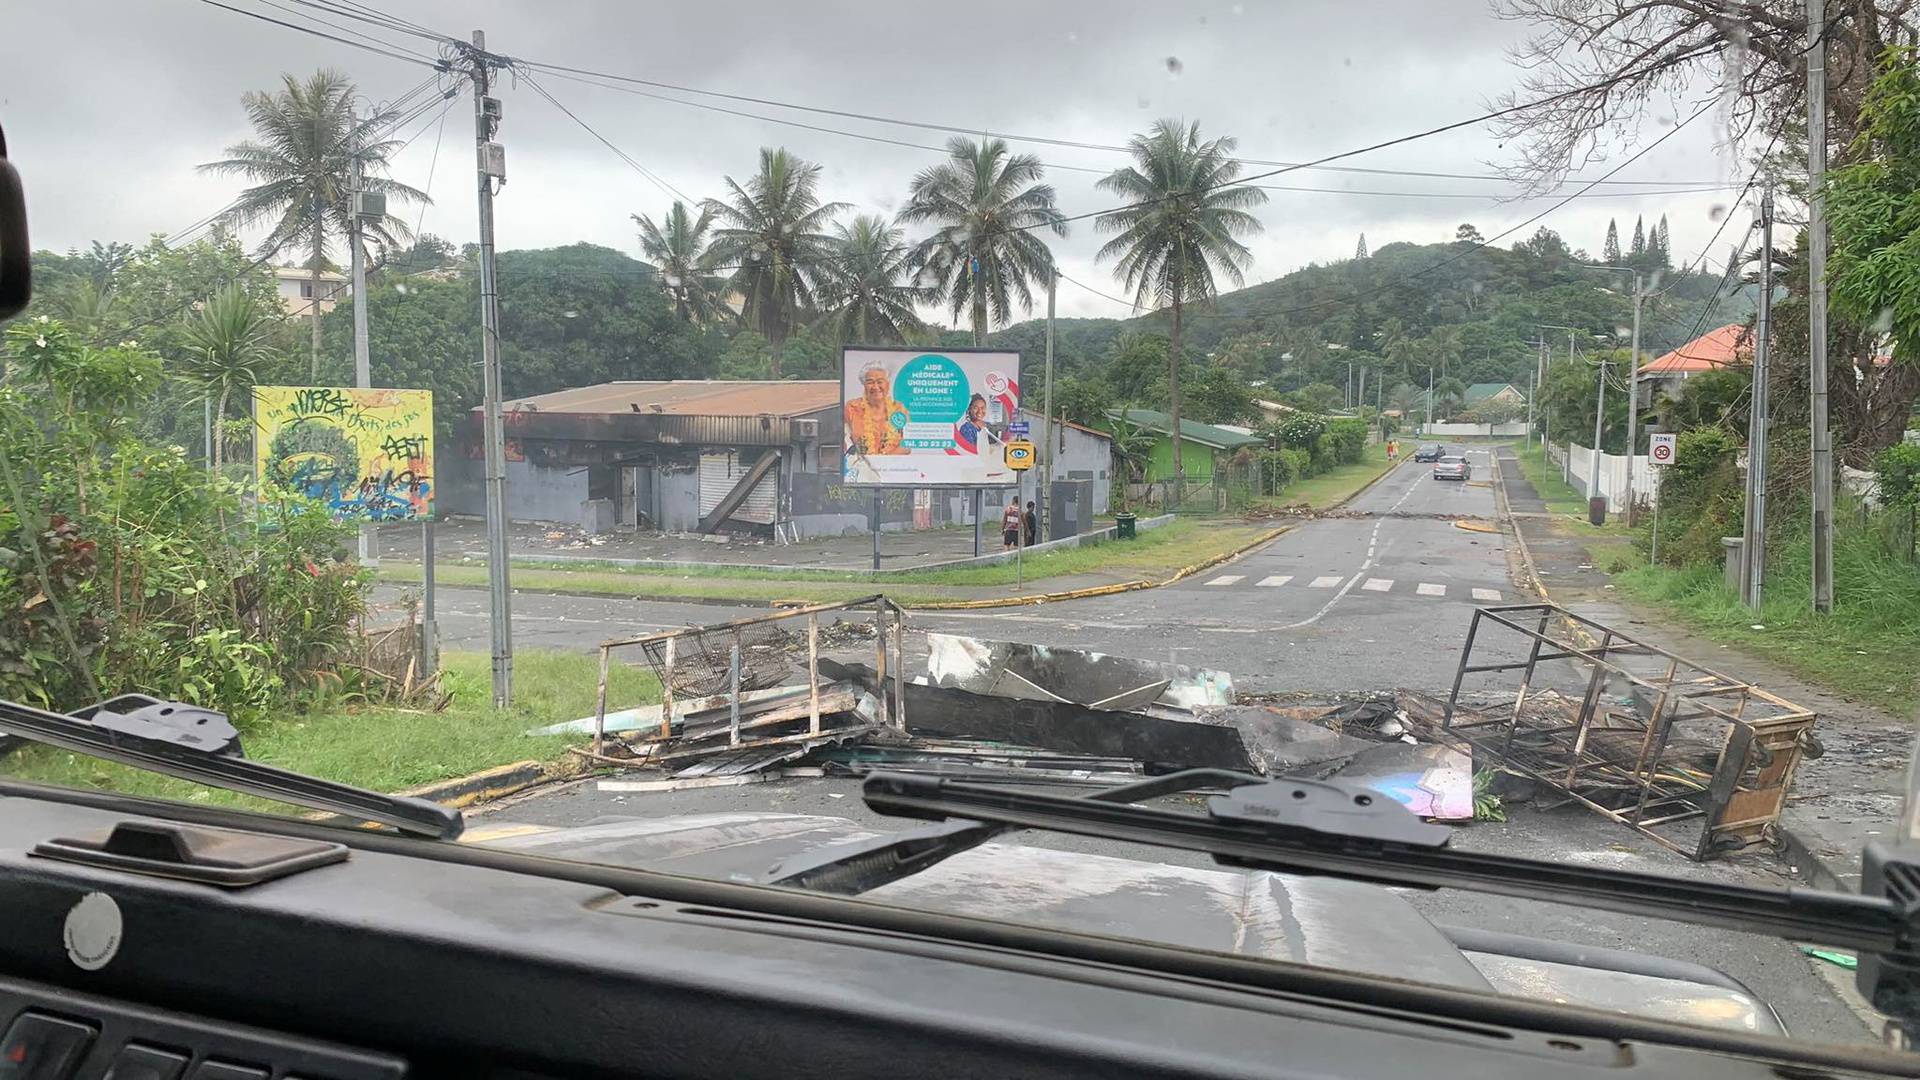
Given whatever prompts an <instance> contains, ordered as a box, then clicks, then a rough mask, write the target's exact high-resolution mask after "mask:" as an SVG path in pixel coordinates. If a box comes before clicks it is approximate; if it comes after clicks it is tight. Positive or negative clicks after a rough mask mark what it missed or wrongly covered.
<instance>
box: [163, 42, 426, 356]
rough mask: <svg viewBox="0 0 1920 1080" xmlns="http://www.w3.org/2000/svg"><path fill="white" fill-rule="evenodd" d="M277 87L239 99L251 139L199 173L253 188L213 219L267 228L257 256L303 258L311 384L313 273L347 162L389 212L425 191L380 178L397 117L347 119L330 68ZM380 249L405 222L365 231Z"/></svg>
mask: <svg viewBox="0 0 1920 1080" xmlns="http://www.w3.org/2000/svg"><path fill="white" fill-rule="evenodd" d="M281 79H282V80H283V82H284V84H285V85H284V87H283V88H282V89H280V90H279V91H276V92H273V93H267V92H264V91H251V92H249V93H247V94H245V95H243V96H242V97H241V99H240V100H241V103H242V104H243V105H244V106H245V107H246V110H247V119H248V120H250V121H252V123H253V131H254V138H251V139H246V140H243V141H241V142H237V143H234V144H233V145H232V146H229V147H227V149H226V151H225V153H226V155H227V156H226V157H224V158H222V159H221V160H219V161H210V162H208V163H206V164H205V165H202V166H200V168H201V169H202V170H204V171H207V172H212V173H217V174H221V175H233V176H240V177H243V178H245V179H246V180H248V181H250V182H251V183H252V185H253V186H251V187H249V188H247V189H246V190H244V191H242V192H241V193H240V195H239V197H238V198H237V199H235V200H234V202H233V205H232V206H230V207H228V208H227V210H226V212H225V213H223V214H222V215H221V222H222V223H223V224H225V225H228V226H231V227H234V228H249V227H251V226H253V225H257V224H260V223H261V222H267V221H271V222H272V223H273V227H272V230H271V231H270V232H268V234H267V237H266V239H265V240H263V241H261V243H260V250H261V252H262V253H263V255H264V254H272V253H274V252H279V251H285V250H288V249H290V248H298V249H299V250H301V251H303V252H304V253H305V254H306V255H307V256H308V263H307V266H308V269H309V270H310V271H311V272H312V282H313V296H314V301H313V305H312V318H313V377H314V378H315V379H316V380H317V379H318V378H319V376H320V297H321V288H320V273H321V271H322V270H324V269H325V268H326V263H327V238H328V237H329V236H332V235H339V236H345V235H346V233H347V229H348V222H349V220H350V217H351V214H352V207H351V206H350V205H349V203H350V199H351V196H350V191H351V188H352V180H353V171H354V165H355V164H356V162H357V163H358V165H359V166H360V170H361V172H362V175H363V179H362V180H361V186H362V187H363V188H364V189H365V190H367V191H370V192H378V193H381V194H384V195H386V196H387V201H388V204H389V206H395V205H398V204H401V203H425V202H430V201H431V200H430V199H428V198H427V195H426V193H425V192H423V191H420V190H418V189H416V188H413V187H410V186H408V185H406V184H402V183H400V182H399V181H397V180H393V179H390V178H388V177H385V176H381V175H379V173H380V171H381V170H382V169H384V168H385V167H386V164H387V159H388V158H390V157H391V156H393V154H394V153H395V152H397V151H398V150H399V148H400V143H399V142H398V141H397V140H394V139H389V138H387V137H386V135H387V134H388V133H389V132H390V130H391V129H392V127H393V124H394V121H395V120H396V119H397V116H396V114H395V111H394V110H391V109H376V110H374V111H373V112H372V113H371V114H370V115H366V116H360V115H356V113H355V110H354V105H353V97H354V85H353V83H352V82H351V81H349V80H348V79H347V77H346V76H345V75H343V74H341V73H340V72H337V71H328V70H321V71H316V72H314V73H313V74H312V75H310V76H308V77H307V78H306V79H305V80H304V81H302V80H300V79H296V78H295V77H294V76H292V75H282V76H281ZM363 228H364V230H365V232H366V233H368V234H370V235H372V236H373V237H374V238H375V239H376V240H378V241H379V242H380V243H381V245H382V246H384V247H388V248H391V247H393V246H394V245H395V244H396V243H398V242H399V241H400V240H402V239H404V238H405V237H406V235H407V232H408V230H407V226H406V223H405V222H403V221H401V220H400V219H399V218H397V217H394V216H392V215H391V214H389V215H387V216H386V217H383V218H381V219H379V220H377V221H368V222H367V223H366V224H365V225H364V226H363Z"/></svg>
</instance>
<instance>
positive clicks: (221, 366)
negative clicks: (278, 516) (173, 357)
mask: <svg viewBox="0 0 1920 1080" xmlns="http://www.w3.org/2000/svg"><path fill="white" fill-rule="evenodd" d="M276 326H277V322H276V318H275V315H274V313H273V312H272V311H270V310H268V309H267V308H266V307H265V306H263V305H262V304H260V303H259V301H257V300H255V299H254V298H253V297H252V296H251V295H249V294H248V293H247V291H246V290H245V289H243V288H241V287H239V286H237V285H229V286H228V287H226V288H224V289H221V290H220V291H219V292H217V293H215V294H213V298H212V299H210V300H208V301H207V302H206V303H204V304H202V305H201V306H200V310H199V311H196V312H194V315H193V318H191V319H189V320H188V321H187V325H186V338H187V341H188V343H189V345H190V348H188V349H187V350H185V352H184V353H183V355H182V357H181V360H180V361H179V362H178V364H177V365H176V370H175V372H174V374H175V375H176V376H177V377H178V378H180V379H181V380H182V381H184V382H186V383H189V384H191V385H192V386H194V387H197V388H198V389H199V390H200V392H201V393H202V394H205V395H206V396H207V397H209V398H211V399H212V400H213V419H214V424H215V425H216V432H215V435H214V439H213V446H212V448H211V459H212V461H211V463H212V465H213V467H214V469H215V470H218V469H219V468H220V466H221V465H222V464H224V463H225V458H226V454H225V453H224V452H223V448H224V445H225V443H226V441H227V440H226V438H225V437H224V436H223V435H221V434H220V433H219V431H218V426H219V425H224V424H225V423H226V419H227V405H228V403H229V401H231V399H232V398H233V395H234V394H236V393H240V394H244V393H246V392H247V391H248V390H250V389H251V388H252V387H253V384H254V383H256V382H258V381H260V380H259V371H260V368H261V367H262V366H263V365H265V364H266V363H268V362H269V361H271V360H273V359H274V348H273V340H274V331H275V329H276Z"/></svg>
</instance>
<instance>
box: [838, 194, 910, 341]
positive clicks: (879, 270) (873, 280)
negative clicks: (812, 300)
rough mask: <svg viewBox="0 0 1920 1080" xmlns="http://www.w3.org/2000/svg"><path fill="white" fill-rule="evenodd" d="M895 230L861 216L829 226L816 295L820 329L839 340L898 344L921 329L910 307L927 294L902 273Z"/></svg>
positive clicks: (902, 260) (903, 256)
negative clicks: (830, 248)
mask: <svg viewBox="0 0 1920 1080" xmlns="http://www.w3.org/2000/svg"><path fill="white" fill-rule="evenodd" d="M900 237H901V231H900V229H899V228H898V227H896V226H895V225H893V224H892V223H891V222H889V221H888V220H887V219H886V218H883V217H880V216H878V215H868V214H862V215H859V216H856V217H855V218H854V219H853V220H852V221H848V222H843V223H841V224H838V225H835V226H834V247H835V248H836V249H837V250H836V251H835V257H834V259H833V260H832V261H831V262H829V263H828V264H827V266H826V267H825V269H826V271H827V273H826V280H825V282H824V283H823V286H822V289H821V296H820V306H821V309H822V313H823V318H822V320H821V322H822V324H823V329H825V330H826V331H827V332H828V333H829V334H830V335H831V336H832V337H834V338H836V339H838V340H840V341H854V342H866V343H881V342H891V343H901V342H905V341H906V340H907V335H908V334H912V333H918V332H920V331H922V330H924V329H925V327H924V326H923V324H922V323H921V322H920V316H919V314H918V313H917V312H916V311H915V305H917V304H920V303H923V302H926V301H927V300H929V299H930V298H931V296H932V290H930V289H928V288H926V287H925V286H922V285H919V284H917V283H916V282H914V281H913V280H912V279H911V277H910V276H909V275H908V273H907V258H908V257H907V254H906V252H905V250H904V249H903V248H902V246H901V243H900Z"/></svg>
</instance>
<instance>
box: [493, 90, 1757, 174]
mask: <svg viewBox="0 0 1920 1080" xmlns="http://www.w3.org/2000/svg"><path fill="white" fill-rule="evenodd" d="M516 60H517V62H519V63H522V64H525V65H526V66H528V67H535V68H540V69H543V70H547V71H552V72H564V73H568V74H572V75H577V76H592V77H595V78H600V79H607V80H613V81H616V82H623V83H632V84H635V85H639V86H650V87H654V88H656V89H661V90H672V91H674V92H676V93H682V94H695V95H698V96H701V97H713V98H719V99H722V100H726V101H738V102H744V103H747V104H754V105H768V106H772V107H774V108H781V109H792V110H795V111H798V112H807V113H814V114H817V115H825V116H836V117H840V118H842V119H848V120H863V121H866V122H869V123H877V124H888V125H892V126H896V127H911V128H919V129H922V130H928V131H941V132H946V133H949V134H954V135H966V136H976V137H980V138H995V139H1004V140H1006V141H1008V142H1022V143H1033V144H1036V145H1041V146H1059V147H1069V148H1073V149H1080V150H1097V151H1103V152H1108V153H1116V152H1117V153H1130V152H1131V151H1130V150H1129V149H1128V148H1127V147H1125V146H1116V145H1113V144H1110V143H1094V142H1085V141H1081V140H1076V139H1060V138H1052V137H1048V136H1042V135H1019V134H1014V133H1011V132H1001V131H993V130H991V129H986V128H981V127H963V126H958V125H953V124H942V123H935V122H930V121H922V120H904V119H900V118H897V117H891V116H884V115H880V114H875V113H863V112H854V111H852V110H847V109H832V108H826V107H822V106H817V105H804V104H799V103H796V102H789V101H781V100H779V99H776V98H765V97H756V96H754V95H751V94H734V93H728V92H725V91H719V90H704V89H701V88H699V87H692V86H683V85H680V84H677V83H669V82H662V81H660V80H656V79H643V78H639V77H637V76H631V75H620V74H615V73H611V72H604V71H594V70H592V69H589V68H579V67H571V66H568V65H565V64H551V63H546V62H543V61H537V60H526V59H523V58H516ZM1653 70H1657V65H1649V66H1648V67H1647V68H1645V69H1643V70H1640V71H1633V72H1623V73H1621V74H1619V75H1615V76H1612V77H1611V78H1608V79H1606V80H1602V81H1601V82H1599V83H1594V84H1591V85H1587V86H1581V87H1577V88H1575V89H1572V90H1567V91H1563V92H1561V93H1559V94H1554V95H1551V96H1549V97H1546V98H1543V99H1540V100H1538V101H1531V102H1525V103H1522V104H1519V105H1512V106H1507V107H1504V108H1501V109H1496V110H1493V111H1491V112H1488V113H1486V114H1483V115H1481V116H1478V117H1474V118H1473V119H1471V120H1466V121H1461V122H1458V123H1454V124H1449V125H1445V126H1443V127H1439V128H1435V129H1432V130H1430V131H1428V132H1423V133H1421V134H1420V135H1417V136H1413V137H1412V138H1424V137H1426V136H1428V135H1433V134H1440V133H1443V132H1446V131H1451V130H1454V129H1456V128H1459V127H1466V126H1471V125H1473V124H1479V123H1484V122H1486V121H1488V120H1494V119H1498V118H1500V117H1502V116H1510V115H1512V114H1514V113H1517V112H1524V111H1527V110H1529V109H1536V108H1539V107H1541V106H1543V105H1548V104H1551V103H1553V102H1554V101H1557V100H1560V99H1563V98H1566V97H1571V96H1573V95H1575V94H1580V93H1586V92H1588V91H1591V90H1595V89H1602V88H1605V87H1607V86H1612V85H1617V84H1618V83H1620V82H1623V81H1626V80H1627V79H1630V78H1634V77H1637V76H1639V75H1641V74H1645V73H1647V72H1650V71H1653ZM665 100H669V101H676V102H678V103H680V104H692V103H690V102H686V101H683V100H681V99H676V98H666V99H665ZM757 119H770V118H767V117H757ZM774 122H776V123H778V122H780V121H774ZM842 134H844V133H842ZM1404 141H1410V140H1409V139H1400V140H1392V141H1389V142H1386V143H1382V144H1379V145H1378V146H1376V147H1370V148H1368V149H1369V150H1370V149H1379V148H1382V147H1385V146H1392V145H1396V144H1397V143H1399V142H1404ZM943 152H944V151H943ZM1358 152H1365V151H1357V152H1356V153H1358ZM1344 156H1352V154H1348V155H1331V156H1328V157H1324V158H1318V159H1315V160H1313V161H1308V162H1287V161H1276V160H1271V159H1265V158H1236V159H1235V160H1236V161H1237V162H1239V163H1240V164H1242V165H1258V166H1277V167H1278V169H1277V171H1276V173H1273V174H1268V175H1277V174H1278V172H1287V171H1292V170H1295V169H1307V168H1328V169H1331V170H1333V171H1342V172H1356V173H1370V174H1378V175H1391V176H1419V177H1427V178H1436V179H1450V180H1506V179H1507V178H1506V177H1503V176H1499V175H1498V174H1488V173H1479V174H1474V173H1447V172H1436V171H1426V170H1410V169H1378V168H1364V167H1359V166H1339V167H1337V168H1336V167H1334V166H1332V165H1331V164H1330V163H1331V162H1333V161H1335V160H1339V159H1340V158H1341V157H1344ZM1602 179H1603V181H1604V178H1602ZM1578 182H1579V181H1571V180H1570V181H1568V183H1578ZM1605 182H1608V183H1614V184H1619V185H1628V186H1657V185H1662V184H1664V185H1667V186H1672V185H1673V184H1674V183H1675V181H1666V180H1621V181H1605ZM1686 186H1689V187H1693V186H1700V187H1702V188H1703V189H1705V190H1712V189H1714V188H1717V187H1718V186H1719V185H1718V184H1709V183H1707V182H1704V181H1703V182H1701V183H1700V184H1699V185H1693V184H1688V185H1686Z"/></svg>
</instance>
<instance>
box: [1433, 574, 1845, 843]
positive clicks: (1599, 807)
mask: <svg viewBox="0 0 1920 1080" xmlns="http://www.w3.org/2000/svg"><path fill="white" fill-rule="evenodd" d="M1503 632H1504V633H1503ZM1483 635H1484V638H1483ZM1488 639H1492V640H1494V641H1496V644H1494V645H1493V646H1492V647H1491V648H1488V647H1487V645H1488ZM1516 639H1517V640H1516ZM1488 652H1493V653H1494V654H1495V656H1494V657H1493V658H1488V657H1487V653H1488ZM1557 661H1567V665H1566V667H1564V668H1559V667H1556V668H1555V669H1553V670H1554V671H1555V672H1557V673H1561V674H1559V675H1557V676H1556V677H1558V678H1560V679H1561V680H1562V682H1563V687H1536V683H1538V682H1544V681H1545V680H1546V677H1547V671H1546V669H1545V667H1544V665H1546V664H1549V663H1553V662H1557ZM1567 671H1571V672H1572V673H1573V675H1574V676H1575V677H1574V678H1573V679H1572V680H1570V681H1569V680H1566V679H1565V675H1564V673H1565V672H1567ZM1470 676H1471V677H1473V678H1474V679H1475V681H1476V682H1477V683H1480V684H1482V686H1483V687H1484V686H1485V685H1486V684H1487V683H1489V682H1491V683H1494V684H1496V685H1497V686H1498V687H1499V688H1500V689H1503V690H1505V693H1506V698H1507V700H1506V701H1505V702H1503V703H1502V704H1500V705H1498V706H1491V707H1482V708H1475V707H1472V706H1471V705H1467V704H1463V703H1462V699H1461V692H1462V689H1463V687H1465V686H1466V684H1467V680H1468V678H1469V677H1470ZM1487 676H1496V677H1497V678H1496V679H1493V680H1489V679H1487V678H1486V677H1487ZM1516 677H1517V686H1513V687H1509V684H1510V683H1513V682H1515V681H1516ZM1575 688H1578V689H1577V696H1574V695H1575ZM1516 691H1517V692H1516ZM1439 719H1440V733H1439V734H1440V736H1441V737H1442V738H1444V739H1447V740H1449V741H1456V742H1460V741H1463V742H1464V743H1465V744H1467V745H1468V746H1470V747H1472V749H1473V750H1474V752H1475V753H1476V754H1478V755H1481V756H1483V757H1484V758H1485V759H1487V760H1488V761H1490V762H1494V763H1497V764H1498V765H1499V766H1500V767H1501V768H1504V769H1508V770H1510V771H1512V772H1515V773H1518V774H1520V775H1523V776H1526V777H1529V778H1531V779H1533V780H1534V781H1535V782H1536V784H1538V785H1540V786H1541V787H1543V788H1548V789H1551V790H1553V791H1555V792H1558V793H1560V794H1564V795H1566V796H1568V797H1569V798H1572V799H1574V800H1575V801H1577V802H1580V803H1582V804H1583V805H1585V806H1587V807H1589V808H1591V809H1593V810H1595V811H1597V812H1599V813H1601V814H1603V815H1605V816H1606V817H1608V818H1611V819H1613V820H1614V821H1618V822H1620V823H1622V824H1625V825H1630V826H1632V827H1633V828H1635V829H1638V830H1639V831H1640V832H1642V833H1644V834H1645V835H1646V836H1648V837H1649V838H1651V839H1652V840H1654V841H1655V842H1656V843H1658V844H1660V845H1662V846H1663V847H1666V848H1668V849H1670V850H1672V851H1675V852H1678V853H1680V854H1682V855H1685V856H1687V857H1688V858H1690V859H1694V860H1696V861H1704V860H1707V859H1711V858H1714V857H1715V856H1717V855H1720V854H1723V853H1725V852H1728V851H1737V850H1739V849H1741V848H1744V847H1748V846H1750V845H1754V844H1760V843H1766V842H1769V841H1771V840H1772V838H1773V833H1774V829H1775V824H1776V823H1777V822H1778V820H1779V818H1780V811H1781V809H1782V808H1783V807H1784V805H1785V803H1786V798H1787V791H1788V789H1789V787H1790V786H1791V785H1792V783H1793V775H1794V770H1795V769H1796V767H1797V766H1798V765H1799V762H1800V758H1801V756H1802V754H1812V755H1815V756H1817V755H1818V753H1819V743H1818V741H1817V740H1816V739H1815V738H1814V736H1813V723H1814V714H1813V713H1812V712H1811V711H1809V710H1807V709H1803V708H1801V707H1800V706H1798V705H1795V704H1793V703H1792V702H1789V701H1787V700H1785V699H1783V698H1781V697H1778V696H1777V695H1774V694H1771V693H1768V692H1767V691H1765V690H1762V689H1760V688H1759V687H1757V686H1753V685H1751V684H1749V683H1745V682H1741V681H1740V680H1738V679H1734V678H1732V677H1730V676H1727V675H1723V674H1721V673H1719V672H1717V671H1714V670H1712V669H1710V668H1707V667H1705V666H1703V665H1700V664H1696V663H1694V662H1693V661H1691V660H1688V659H1686V658H1684V657H1681V656H1678V655H1676V654H1674V653H1671V652H1668V651H1666V650H1664V649H1661V648H1658V647H1657V646H1653V645H1649V644H1646V643H1644V642H1641V641H1638V640H1636V639H1634V638H1632V637H1631V636H1629V635H1627V634H1626V633H1624V632H1622V631H1621V630H1618V629H1616V628H1614V627H1610V626H1606V625H1604V624H1602V623H1598V622H1595V621H1594V620H1592V619H1588V618H1586V617H1584V616H1581V615H1577V614H1574V613H1573V612H1571V611H1568V610H1566V609H1565V608H1561V607H1557V606H1555V605H1552V604H1545V603H1536V604H1513V605H1505V606H1497V607H1485V608H1478V609H1476V610H1475V611H1474V613H1473V619H1472V622H1471V623H1469V625H1468V629H1467V639H1466V643H1465V645H1464V647H1463V648H1462V649H1461V652H1460V663H1459V666H1458V668H1457V669H1456V672H1455V675H1454V684H1453V691H1452V693H1451V694H1450V695H1449V697H1448V700H1447V702H1446V704H1445V705H1444V706H1443V707H1442V710H1441V714H1440V718H1439Z"/></svg>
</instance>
